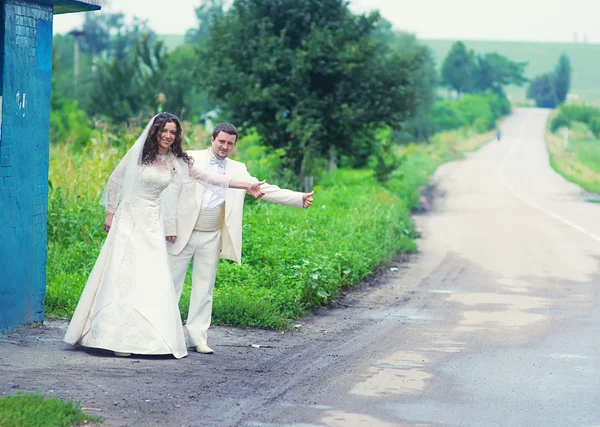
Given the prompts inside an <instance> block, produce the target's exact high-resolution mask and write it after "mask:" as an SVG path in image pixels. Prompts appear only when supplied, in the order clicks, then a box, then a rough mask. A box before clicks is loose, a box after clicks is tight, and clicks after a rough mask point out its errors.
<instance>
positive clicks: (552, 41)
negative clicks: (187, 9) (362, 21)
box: [63, 30, 600, 46]
mask: <svg viewBox="0 0 600 427" xmlns="http://www.w3.org/2000/svg"><path fill="white" fill-rule="evenodd" d="M394 31H400V32H406V31H403V30H394ZM156 34H158V35H159V36H173V37H175V36H177V37H185V33H156ZM409 34H412V33H409ZM63 35H64V34H63ZM415 37H417V39H418V40H431V41H464V42H469V41H470V42H489V43H537V44H569V45H584V46H585V45H594V46H600V42H590V41H587V42H583V41H577V42H576V41H573V40H572V41H555V40H549V41H545V40H510V39H484V38H480V39H467V38H444V37H427V38H426V37H419V36H417V35H415Z"/></svg>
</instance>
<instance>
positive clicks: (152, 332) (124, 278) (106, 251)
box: [64, 154, 229, 358]
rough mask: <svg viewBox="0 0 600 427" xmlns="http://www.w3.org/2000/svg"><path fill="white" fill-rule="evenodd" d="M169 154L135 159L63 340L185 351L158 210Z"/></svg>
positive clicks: (142, 350) (168, 175)
mask: <svg viewBox="0 0 600 427" xmlns="http://www.w3.org/2000/svg"><path fill="white" fill-rule="evenodd" d="M175 161H180V160H178V159H175V158H174V157H173V156H172V155H171V154H169V155H167V156H160V158H159V159H158V160H157V161H155V162H154V163H153V164H152V165H140V166H138V173H139V178H138V185H137V187H136V189H135V191H134V193H133V194H132V197H129V198H128V199H127V200H126V201H124V202H123V203H121V204H120V205H119V206H118V208H117V210H116V212H115V215H114V218H113V222H112V225H111V228H110V231H109V233H108V236H107V238H106V240H105V242H104V245H103V246H102V249H101V251H100V255H99V256H98V259H97V261H96V264H95V265H94V268H93V270H92V273H91V274H90V276H89V278H88V281H87V283H86V285H85V288H84V290H83V293H82V294H81V298H80V299H79V303H78V304H77V308H76V309H75V313H74V314H73V318H72V319H71V323H70V324H69V327H68V329H67V332H66V335H65V338H64V341H65V342H67V343H69V344H80V345H82V346H85V347H93V348H101V349H106V350H112V351H116V352H123V353H134V354H172V355H173V356H175V357H176V358H181V357H184V356H186V355H187V348H186V343H185V338H184V334H183V326H182V323H181V317H180V314H179V307H178V304H177V296H176V295H175V290H174V287H173V280H172V277H171V270H170V268H169V264H168V263H169V261H168V257H167V246H166V240H165V234H164V228H163V224H162V220H161V217H160V193H161V192H162V191H163V190H164V189H165V188H166V187H167V186H168V185H169V184H170V183H171V181H172V179H173V175H174V168H173V162H175ZM189 176H190V178H192V179H194V180H195V181H198V182H201V183H209V185H210V186H215V187H220V188H224V187H227V184H228V182H229V178H227V177H225V176H219V175H213V174H207V173H204V172H201V171H199V170H197V169H196V168H194V167H192V168H190V175H189Z"/></svg>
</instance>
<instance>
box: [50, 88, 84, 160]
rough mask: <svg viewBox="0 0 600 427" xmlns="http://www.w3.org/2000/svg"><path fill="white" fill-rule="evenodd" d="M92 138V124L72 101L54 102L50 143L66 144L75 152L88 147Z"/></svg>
mask: <svg viewBox="0 0 600 427" xmlns="http://www.w3.org/2000/svg"><path fill="white" fill-rule="evenodd" d="M91 137H92V123H91V121H90V119H89V118H88V116H87V114H86V113H85V111H83V110H82V109H81V108H79V106H78V104H77V101H75V100H72V99H60V100H53V102H52V110H51V111H50V143H53V144H56V143H59V142H60V143H64V144H66V145H67V146H69V147H70V148H72V149H74V150H78V149H81V148H82V147H84V146H86V145H87V143H88V142H89V141H90V138H91Z"/></svg>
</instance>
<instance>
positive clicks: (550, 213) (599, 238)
mask: <svg viewBox="0 0 600 427" xmlns="http://www.w3.org/2000/svg"><path fill="white" fill-rule="evenodd" d="M530 117H531V114H527V117H526V119H525V122H524V123H523V126H522V127H521V130H520V132H519V136H518V138H516V139H515V142H514V143H513V144H512V146H511V147H510V155H509V156H506V157H505V158H504V161H503V162H502V165H501V166H500V178H501V179H502V181H503V182H504V185H506V187H507V188H508V190H509V191H510V193H511V194H512V195H513V196H514V197H515V198H517V199H519V200H520V201H522V202H523V203H525V204H527V205H529V206H531V207H532V208H534V209H536V210H538V211H540V212H542V213H544V214H545V215H548V216H549V217H551V218H554V219H556V220H558V221H560V222H562V223H563V224H565V225H568V226H569V227H571V228H574V229H575V230H577V231H580V232H582V233H584V234H586V235H587V236H588V237H591V238H592V239H594V240H595V241H596V242H598V243H600V236H598V235H596V234H594V233H591V232H589V231H587V230H586V229H585V228H583V227H582V226H580V225H578V224H575V223H574V222H572V221H570V220H568V219H566V218H563V217H562V216H560V215H559V214H557V213H556V212H553V211H551V210H549V209H546V208H544V207H542V206H540V205H538V204H536V203H534V202H532V201H531V200H528V199H526V198H525V197H523V196H521V195H520V194H518V193H517V192H516V191H515V189H514V188H513V186H512V185H510V183H509V182H508V179H507V178H506V174H505V171H506V165H507V163H508V160H509V159H512V158H513V157H514V155H515V154H516V152H517V150H516V148H515V147H516V144H517V142H518V141H521V140H523V135H524V133H525V129H526V128H527V125H528V124H529V119H530ZM521 147H523V144H521Z"/></svg>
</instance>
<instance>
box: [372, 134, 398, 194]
mask: <svg viewBox="0 0 600 427" xmlns="http://www.w3.org/2000/svg"><path fill="white" fill-rule="evenodd" d="M375 139H376V140H377V142H378V144H377V146H376V147H375V150H374V153H373V162H372V163H373V164H372V166H371V167H372V169H373V171H374V176H375V179H376V180H377V182H379V183H381V184H384V183H386V182H387V181H388V180H389V179H390V178H391V177H392V174H393V173H394V172H395V171H397V170H398V167H399V166H400V162H401V159H400V158H399V157H398V156H397V155H396V153H395V145H394V142H393V140H392V135H391V129H390V128H382V129H381V130H380V131H379V132H377V134H376V135H375Z"/></svg>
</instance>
